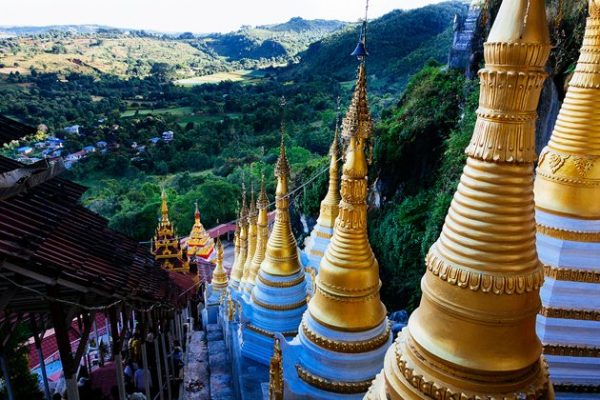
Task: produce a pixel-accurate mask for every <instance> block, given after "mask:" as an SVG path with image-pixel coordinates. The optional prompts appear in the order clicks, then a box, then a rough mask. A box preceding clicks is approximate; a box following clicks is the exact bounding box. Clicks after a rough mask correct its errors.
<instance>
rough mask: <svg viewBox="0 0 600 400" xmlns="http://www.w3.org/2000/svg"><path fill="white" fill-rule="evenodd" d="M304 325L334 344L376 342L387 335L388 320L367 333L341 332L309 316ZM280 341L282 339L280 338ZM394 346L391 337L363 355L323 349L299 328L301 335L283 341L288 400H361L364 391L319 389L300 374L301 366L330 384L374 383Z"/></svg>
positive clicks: (306, 316) (308, 314) (306, 315)
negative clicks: (374, 339)
mask: <svg viewBox="0 0 600 400" xmlns="http://www.w3.org/2000/svg"><path fill="white" fill-rule="evenodd" d="M303 318H304V322H305V323H306V324H307V326H308V327H309V329H310V330H311V331H313V332H314V333H315V334H317V335H319V336H322V337H326V338H328V339H332V340H335V341H344V342H357V341H364V340H369V339H373V338H375V337H378V336H380V335H382V334H384V333H385V331H386V330H387V329H388V321H387V319H386V320H384V321H383V322H382V323H381V324H380V325H379V326H377V327H376V328H374V329H371V330H368V331H364V332H341V331H336V330H332V329H329V328H327V327H325V326H323V325H321V324H319V323H318V322H317V321H315V320H314V319H313V318H312V317H311V315H310V313H308V312H306V313H305V314H304V317H303ZM280 339H282V338H281V337H280ZM391 344H392V335H391V334H389V337H388V339H387V341H386V342H385V343H384V344H383V345H382V346H380V347H378V348H376V349H375V350H372V351H368V352H364V353H340V352H336V351H332V350H328V349H325V348H323V347H320V346H318V345H316V344H315V343H313V342H312V341H310V340H309V339H308V338H307V337H306V336H305V334H304V332H303V330H302V329H301V328H300V330H299V333H298V336H296V337H295V338H294V339H293V340H292V341H290V342H284V341H283V340H282V343H281V349H282V353H283V373H284V381H285V396H284V397H285V399H327V400H329V399H330V400H333V399H362V398H363V396H364V394H365V392H366V391H367V389H368V388H365V391H364V392H361V393H353V394H342V393H337V392H333V391H328V390H325V389H322V388H318V387H316V386H313V385H311V384H309V383H308V382H306V381H304V380H303V379H302V378H300V376H299V375H298V372H297V371H298V369H297V368H298V367H300V368H302V369H303V370H305V371H307V372H308V373H310V374H312V375H314V376H315V377H319V378H324V379H326V380H328V381H331V382H340V383H353V382H365V381H371V380H373V379H374V378H375V376H376V375H377V374H378V373H379V372H380V371H381V369H382V367H383V359H384V356H385V353H386V350H387V349H388V347H389V346H390V345H391Z"/></svg>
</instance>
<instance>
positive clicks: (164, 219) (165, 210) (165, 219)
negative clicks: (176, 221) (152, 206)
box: [160, 189, 169, 224]
mask: <svg viewBox="0 0 600 400" xmlns="http://www.w3.org/2000/svg"><path fill="white" fill-rule="evenodd" d="M160 199H161V205H160V213H161V217H160V222H161V224H168V223H169V207H168V206H167V193H166V192H165V189H163V190H162V193H161V195H160Z"/></svg>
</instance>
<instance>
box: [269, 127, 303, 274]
mask: <svg viewBox="0 0 600 400" xmlns="http://www.w3.org/2000/svg"><path fill="white" fill-rule="evenodd" d="M289 174H290V165H289V163H288V160H287V156H286V154H285V142H284V129H283V124H282V129H281V145H280V147H279V157H278V158H277V163H276V164H275V176H276V177H277V189H276V191H275V209H276V214H275V224H274V225H273V231H272V233H271V236H270V237H269V241H268V243H267V249H266V254H265V259H264V261H263V262H262V264H261V266H260V269H261V270H262V271H264V272H266V273H268V274H271V275H278V276H289V275H293V274H295V273H297V272H298V271H300V268H301V267H300V261H299V260H298V248H297V245H296V239H295V238H294V235H293V234H292V225H291V222H290V212H289V207H290V199H289V195H288V179H289Z"/></svg>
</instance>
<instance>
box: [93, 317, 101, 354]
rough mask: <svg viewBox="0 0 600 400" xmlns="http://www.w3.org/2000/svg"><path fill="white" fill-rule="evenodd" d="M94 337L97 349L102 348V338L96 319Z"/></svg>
mask: <svg viewBox="0 0 600 400" xmlns="http://www.w3.org/2000/svg"><path fill="white" fill-rule="evenodd" d="M94 335H96V349H98V348H99V347H100V336H98V324H96V318H94Z"/></svg>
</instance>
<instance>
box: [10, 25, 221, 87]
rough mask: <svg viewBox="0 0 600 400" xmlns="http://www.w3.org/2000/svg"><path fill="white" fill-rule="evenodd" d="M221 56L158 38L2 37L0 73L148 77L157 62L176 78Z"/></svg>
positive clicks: (202, 68) (207, 66)
mask: <svg viewBox="0 0 600 400" xmlns="http://www.w3.org/2000/svg"><path fill="white" fill-rule="evenodd" d="M218 61H219V60H218V57H216V56H213V55H210V54H207V53H205V52H203V51H201V50H198V49H197V48H195V47H193V46H191V45H190V44H189V43H186V42H183V41H175V40H166V39H160V38H151V37H146V38H141V37H127V36H121V37H117V38H112V37H102V36H96V35H93V36H71V35H63V36H61V37H58V38H54V37H32V36H26V37H19V38H12V39H6V40H2V41H0V66H1V68H0V74H9V73H10V72H19V73H20V74H22V75H23V74H29V73H30V71H31V69H32V68H33V69H35V70H37V71H38V72H59V73H64V74H66V73H69V72H75V73H80V74H89V75H98V74H110V75H115V76H118V77H123V78H126V77H132V76H137V77H144V76H148V75H149V74H150V73H151V72H152V67H153V65H155V64H157V63H164V64H167V65H169V66H171V67H172V71H173V75H174V76H175V77H182V78H183V77H188V76H194V75H195V74H196V73H202V72H204V71H206V70H208V69H212V68H213V64H214V63H218Z"/></svg>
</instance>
